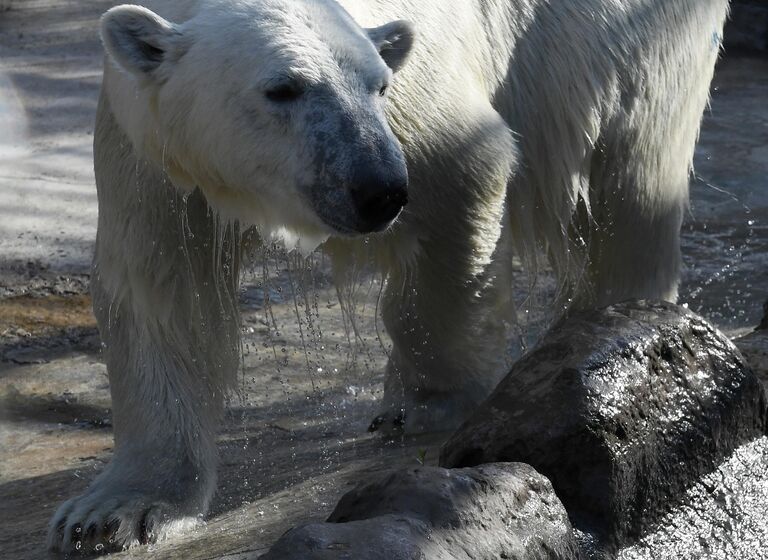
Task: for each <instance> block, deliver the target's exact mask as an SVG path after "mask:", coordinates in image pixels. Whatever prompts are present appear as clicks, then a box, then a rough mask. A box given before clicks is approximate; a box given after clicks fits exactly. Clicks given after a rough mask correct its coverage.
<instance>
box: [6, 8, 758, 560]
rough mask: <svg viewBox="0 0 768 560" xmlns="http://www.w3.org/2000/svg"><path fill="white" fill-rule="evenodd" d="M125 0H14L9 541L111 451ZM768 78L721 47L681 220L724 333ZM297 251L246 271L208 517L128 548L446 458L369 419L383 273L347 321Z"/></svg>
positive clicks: (746, 253) (36, 547) (255, 549)
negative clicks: (101, 141) (102, 93)
mask: <svg viewBox="0 0 768 560" xmlns="http://www.w3.org/2000/svg"><path fill="white" fill-rule="evenodd" d="M112 4H113V2H108V1H103V0H58V1H56V0H13V1H11V2H8V0H4V2H0V526H1V527H2V531H0V557H2V558H9V559H11V558H12V559H16V558H19V559H23V558H29V559H33V558H35V559H38V558H42V557H45V555H46V553H45V550H44V546H43V545H44V537H45V531H46V523H47V521H48V519H49V517H50V515H51V514H52V512H53V510H54V509H55V508H56V506H57V505H58V504H59V503H60V502H61V501H62V500H64V499H66V498H68V497H70V496H72V495H74V494H76V493H78V492H79V491H81V490H83V489H84V488H85V487H86V486H87V485H88V482H89V481H90V480H91V479H92V478H93V477H94V476H95V474H96V473H98V472H99V470H100V469H101V468H102V467H103V465H104V464H105V463H106V462H107V461H108V460H109V458H110V456H111V450H112V434H111V420H110V411H109V408H110V400H109V391H108V383H107V377H106V370H105V368H104V365H103V363H102V361H101V359H100V355H99V351H100V343H99V338H98V333H97V331H96V328H95V322H94V319H93V316H92V314H91V312H90V300H89V296H88V294H87V282H88V267H89V261H90V258H91V251H92V247H93V240H94V237H95V224H96V212H97V208H96V195H95V188H94V185H93V172H92V161H91V157H92V155H91V154H92V151H91V142H92V132H93V116H94V113H95V104H96V97H97V94H98V87H99V81H100V73H101V51H100V47H99V44H98V41H97V40H96V32H95V24H96V21H97V19H98V16H99V15H100V13H102V12H103V11H104V10H106V9H107V8H108V7H109V6H110V5H112ZM8 6H10V9H7V10H5V9H4V8H7V7H8ZM766 98H768V61H766V60H761V59H756V58H740V57H728V58H726V60H724V61H723V63H722V64H721V65H720V67H719V69H718V75H717V78H716V83H715V84H714V88H713V99H712V107H711V111H710V112H709V113H708V114H707V116H706V119H705V123H704V128H703V131H702V135H701V143H700V145H699V147H698V149H697V153H696V179H695V181H694V182H693V184H692V206H691V212H690V214H689V216H688V219H687V220H686V224H685V227H684V235H683V247H684V255H685V263H686V271H685V276H684V283H683V286H682V289H681V301H682V302H684V303H687V304H688V305H689V306H690V307H691V308H692V309H694V310H696V311H699V312H701V313H702V314H704V315H705V316H706V317H708V318H710V319H711V320H713V321H714V322H715V323H716V324H718V325H719V326H721V327H722V328H723V329H725V330H726V331H728V332H730V333H738V332H743V331H744V330H745V329H748V328H749V327H750V326H752V325H754V324H756V323H757V322H758V320H759V318H760V316H761V307H762V302H763V301H765V300H766V299H768V189H766V182H767V181H768V179H766V177H768V107H766V104H765V99H766ZM290 264H291V263H289V262H287V261H285V260H282V259H281V258H279V257H273V256H270V257H269V258H266V259H263V260H262V262H260V263H259V264H258V265H256V266H255V267H254V268H253V269H252V270H250V271H248V272H247V274H246V276H245V278H244V282H243V290H242V294H241V310H242V318H243V335H244V340H245V351H244V356H243V372H242V374H241V386H240V388H239V391H238V393H237V394H236V395H233V397H232V399H231V402H230V407H229V411H228V414H227V418H226V422H225V426H224V428H223V430H222V434H221V436H220V443H219V445H220V449H221V455H222V464H221V470H220V484H219V490H218V492H217V495H216V497H215V500H214V504H213V508H212V512H211V515H210V518H209V520H208V522H207V524H206V526H205V527H203V528H201V529H200V530H198V531H195V532H194V533H192V534H188V535H185V536H184V537H182V538H179V539H177V540H174V541H170V542H167V543H163V544H159V545H155V546H151V547H144V548H140V549H137V550H134V551H130V552H127V553H122V554H120V555H117V556H118V557H126V558H134V557H136V558H138V557H152V558H220V557H221V558H232V559H234V558H252V557H255V556H257V555H258V554H259V553H261V552H264V551H265V550H266V549H267V548H268V547H269V545H270V544H271V543H272V542H273V541H274V540H275V539H276V538H277V537H278V536H279V535H280V534H281V533H282V532H283V531H285V530H286V529H287V528H289V527H291V526H293V525H295V524H297V523H299V522H302V521H307V520H316V519H321V518H323V517H324V516H325V515H327V513H329V512H330V510H331V508H332V507H333V505H334V504H335V501H336V500H337V499H338V497H339V496H340V495H341V493H343V491H345V489H347V488H348V487H350V485H352V484H354V483H356V482H357V481H360V480H364V479H365V478H366V477H369V476H371V474H372V473H374V472H379V471H382V470H389V469H391V468H394V467H396V466H400V465H413V464H416V463H419V462H426V463H435V462H436V459H437V449H438V445H439V443H440V440H441V436H440V435H435V436H430V437H424V438H407V439H406V438H403V439H397V440H384V439H382V438H379V437H375V436H371V435H369V434H368V433H367V432H366V430H365V428H366V426H367V424H368V422H369V421H370V419H371V418H372V416H373V414H374V412H375V407H376V401H377V399H378V398H379V397H380V396H381V388H382V386H381V382H382V368H383V365H384V363H385V360H386V344H387V342H386V339H384V340H383V341H380V340H379V337H378V334H377V333H378V331H379V330H380V328H377V327H380V326H379V325H377V321H376V297H377V295H378V293H379V289H380V284H379V283H378V280H377V279H375V278H365V279H364V281H362V282H361V284H360V285H359V291H360V300H361V304H360V305H359V306H358V308H357V310H356V327H357V333H358V336H351V337H350V336H348V333H349V332H350V328H349V327H350V325H349V317H346V316H344V314H342V312H341V308H340V306H339V304H338V299H337V297H336V294H335V292H334V290H333V288H332V287H331V286H330V284H329V282H328V278H327V274H326V271H327V266H326V263H324V262H323V260H322V257H316V258H315V259H314V262H313V266H312V268H311V270H310V271H307V270H304V268H303V267H302V270H297V268H296V267H295V266H289V265H290ZM265 271H266V274H267V276H269V278H270V280H269V282H268V283H266V284H265V283H264V282H263V281H262V280H261V279H262V277H263V275H264V273H265ZM267 300H269V301H271V302H272V305H267Z"/></svg>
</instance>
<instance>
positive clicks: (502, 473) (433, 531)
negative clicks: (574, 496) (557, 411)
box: [261, 463, 579, 560]
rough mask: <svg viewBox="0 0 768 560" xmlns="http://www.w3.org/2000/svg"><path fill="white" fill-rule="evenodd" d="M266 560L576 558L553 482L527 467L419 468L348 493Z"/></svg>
mask: <svg viewBox="0 0 768 560" xmlns="http://www.w3.org/2000/svg"><path fill="white" fill-rule="evenodd" d="M261 558H262V560H289V559H302V560H311V559H318V560H320V559H323V560H326V559H327V560H330V559H366V560H379V559H380V560H406V559H408V560H410V559H417V558H418V559H427V560H459V559H462V560H480V559H486V558H487V559H491V558H516V559H519V560H533V559H541V560H544V559H547V560H556V559H571V558H574V559H575V558H579V549H578V545H577V544H576V541H575V538H574V536H573V532H572V529H571V525H570V523H569V521H568V516H567V514H566V512H565V510H564V509H563V506H562V504H561V503H560V501H559V500H558V499H557V497H556V496H555V494H554V492H553V490H552V485H551V484H550V482H549V481H548V480H547V479H546V478H544V477H543V476H541V475H540V474H539V473H537V472H536V471H535V470H534V469H533V468H531V467H530V466H528V465H524V464H517V463H499V464H493V465H482V466H479V467H477V468H473V469H456V470H447V469H441V468H437V467H420V468H413V469H407V470H401V471H397V472H394V473H392V474H390V475H388V476H386V477H384V478H381V479H379V480H377V481H375V482H372V483H370V484H367V485H364V486H361V487H358V488H357V489H355V490H353V491H351V492H349V493H347V494H346V495H345V496H344V497H343V498H342V499H341V501H340V502H339V503H338V505H337V506H336V509H335V510H334V511H333V513H332V514H331V516H330V517H329V519H328V522H327V523H310V524H307V525H303V526H300V527H297V528H295V529H292V530H291V531H288V532H287V533H286V534H285V535H283V537H282V538H281V539H280V540H279V541H278V542H277V543H276V544H275V545H274V546H273V547H272V549H271V550H270V551H269V553H267V554H266V555H264V556H262V557H261Z"/></svg>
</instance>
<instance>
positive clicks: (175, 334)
mask: <svg viewBox="0 0 768 560" xmlns="http://www.w3.org/2000/svg"><path fill="white" fill-rule="evenodd" d="M727 9H728V8H727V1H726V0H466V1H462V2H446V1H444V0H368V1H359V0H358V1H354V0H338V1H336V0H157V1H154V2H146V3H145V6H143V7H140V6H118V7H115V8H113V9H111V10H110V11H108V12H107V13H106V14H105V16H104V18H103V19H102V22H101V35H102V39H103V43H104V46H105V50H106V53H107V57H106V63H105V70H104V83H103V87H102V93H101V99H100V102H99V108H98V115H97V124H96V133H95V139H94V150H95V171H96V179H97V186H98V195H99V226H98V239H97V246H96V255H95V259H94V267H93V284H92V292H93V297H94V308H95V312H96V315H97V318H98V321H99V326H100V330H101V334H102V337H103V340H104V343H105V347H106V348H105V357H106V361H107V367H108V370H109V376H110V384H111V391H112V398H113V411H114V428H115V452H114V457H113V459H112V461H111V463H110V464H109V465H108V466H107V467H106V468H105V470H104V471H103V472H102V473H101V474H100V475H99V476H98V478H97V479H96V480H95V481H94V482H93V483H92V485H91V486H90V487H89V488H88V490H87V491H86V492H85V493H84V494H83V495H81V496H79V497H76V498H73V499H71V500H69V501H68V502H66V503H64V504H63V505H62V506H61V507H60V508H59V510H58V512H57V513H56V514H55V516H54V518H53V520H52V522H51V526H50V533H49V544H50V547H51V548H52V549H54V550H59V551H69V550H72V549H75V548H77V549H80V550H84V551H88V550H108V549H111V548H122V547H127V546H132V545H134V544H137V543H146V542H151V541H155V540H157V539H161V538H163V537H165V536H166V535H168V534H170V533H171V532H173V531H176V530H180V529H183V528H185V527H189V526H192V525H193V524H194V523H196V522H197V521H198V520H199V519H200V518H201V517H202V516H203V515H204V514H205V512H206V508H207V506H208V503H209V501H210V499H211V496H212V494H213V491H214V487H215V478H216V460H217V459H216V457H217V453H216V442H215V433H216V424H217V421H218V419H219V417H220V415H221V412H222V408H223V402H224V395H225V393H226V391H227V390H228V388H229V387H230V386H231V384H232V382H233V380H234V377H235V372H236V369H237V364H238V324H237V311H236V308H235V307H236V303H235V302H236V298H235V295H236V292H237V282H238V269H239V266H240V260H241V258H242V255H243V247H244V245H246V244H247V242H248V239H250V238H251V237H252V236H250V235H248V234H247V232H248V231H249V230H247V228H248V227H249V226H250V225H255V226H256V227H257V228H258V229H259V232H260V233H261V235H262V236H271V235H276V236H282V237H283V238H284V239H286V240H287V241H286V242H287V243H289V244H296V245H299V246H300V247H303V248H304V249H308V248H311V247H313V246H314V245H315V244H317V243H318V242H320V241H322V240H324V239H326V238H329V237H330V239H329V240H328V241H327V242H326V250H327V251H328V252H329V253H330V254H331V255H332V256H333V258H334V259H335V261H336V263H337V264H338V265H339V266H342V265H343V263H344V262H345V261H347V260H349V256H350V255H356V254H359V253H360V252H361V247H363V246H365V247H366V250H367V251H368V252H369V253H370V254H371V255H372V258H373V259H374V260H375V262H376V263H377V265H378V266H380V267H382V268H383V269H384V270H385V271H386V273H387V275H388V282H387V287H386V291H385V295H384V300H383V319H384V322H385V325H386V328H387V330H388V332H389V335H390V336H391V338H392V340H393V345H394V346H393V351H392V355H391V358H390V361H389V364H388V365H387V377H386V383H385V396H384V402H383V404H382V413H381V415H380V416H379V417H377V419H376V420H375V422H374V424H373V426H372V427H373V428H380V429H392V428H393V427H394V426H397V425H400V427H401V428H402V429H404V430H411V431H419V430H427V429H434V428H442V429H445V428H450V427H451V426H453V425H455V424H456V423H457V422H459V421H460V420H461V419H462V418H463V417H464V416H465V415H466V414H468V412H469V411H470V410H471V409H472V407H473V406H474V405H475V404H476V403H478V402H479V401H480V400H482V399H483V398H484V397H485V396H486V395H487V394H488V393H489V391H490V390H491V389H492V387H493V386H494V384H495V382H496V381H497V380H498V376H499V374H500V373H501V370H502V368H503V364H504V361H505V360H504V348H505V344H504V340H503V337H504V333H503V329H502V328H501V327H500V325H501V323H502V322H503V320H504V319H505V318H506V317H507V314H508V313H509V307H510V305H509V301H510V295H509V291H510V290H509V288H510V280H509V275H510V270H509V269H510V258H509V256H510V252H511V251H512V250H514V251H516V252H517V254H518V255H519V256H520V257H521V258H522V259H523V261H524V262H525V263H527V264H528V266H530V267H535V266H536V263H537V255H539V254H541V253H544V254H546V255H547V257H548V259H549V261H550V262H551V264H552V266H553V268H554V270H555V272H556V274H557V277H558V279H559V282H560V293H561V295H562V301H563V305H566V306H568V307H590V306H600V305H604V304H609V303H612V302H616V301H620V300H623V299H626V298H631V297H647V298H660V299H666V300H672V301H674V300H675V298H676V290H677V282H678V274H679V268H680V251H679V230H680V225H681V220H682V215H683V212H684V209H685V207H686V200H687V190H688V175H689V172H690V169H691V161H692V156H693V149H694V144H695V140H696V136H697V132H698V128H699V123H700V119H701V115H702V112H703V110H704V107H705V104H706V102H707V98H708V88H709V83H710V80H711V78H712V73H713V68H714V64H715V61H716V58H717V55H718V51H719V46H720V37H721V31H722V26H723V21H724V19H725V17H726V13H727ZM409 21H410V22H414V23H407V22H409ZM363 237H367V239H368V241H369V242H368V243H367V244H363V243H362V241H361V239H362V238H363ZM342 276H343V274H342Z"/></svg>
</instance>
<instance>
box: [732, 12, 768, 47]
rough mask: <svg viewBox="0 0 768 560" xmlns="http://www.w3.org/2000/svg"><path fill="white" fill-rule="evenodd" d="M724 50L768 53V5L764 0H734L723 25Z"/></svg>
mask: <svg viewBox="0 0 768 560" xmlns="http://www.w3.org/2000/svg"><path fill="white" fill-rule="evenodd" d="M725 48H726V52H728V51H729V50H730V49H736V50H744V51H750V52H757V53H768V4H766V2H765V0H734V1H733V2H732V4H731V16H730V18H729V19H728V22H727V23H726V25H725Z"/></svg>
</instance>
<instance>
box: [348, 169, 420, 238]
mask: <svg viewBox="0 0 768 560" xmlns="http://www.w3.org/2000/svg"><path fill="white" fill-rule="evenodd" d="M351 194H352V201H353V203H354V205H355V209H356V210H357V214H358V216H359V219H360V220H359V221H360V228H359V229H360V233H371V232H374V231H381V230H383V229H385V228H386V227H387V226H388V225H389V224H390V222H391V221H392V220H394V219H395V218H396V217H397V215H398V214H399V213H400V210H402V208H403V206H405V205H406V204H407V203H408V180H407V179H398V180H394V181H392V180H373V181H370V180H369V181H366V182H364V183H361V184H360V186H359V187H357V188H353V189H352V191H351Z"/></svg>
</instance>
